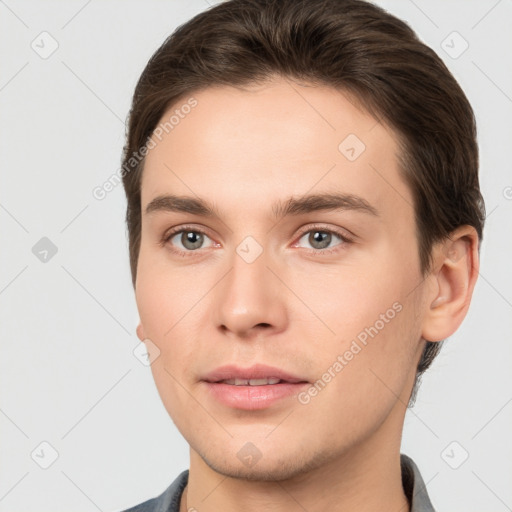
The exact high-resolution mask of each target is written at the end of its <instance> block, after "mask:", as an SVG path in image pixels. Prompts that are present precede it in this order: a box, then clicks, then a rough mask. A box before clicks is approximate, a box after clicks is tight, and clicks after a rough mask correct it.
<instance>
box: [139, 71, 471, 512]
mask: <svg viewBox="0 0 512 512" xmlns="http://www.w3.org/2000/svg"><path fill="white" fill-rule="evenodd" d="M193 96H194V98H196V99H197V102H198V104H197V106H196V107H195V108H194V109H192V110H191V112H190V113H189V114H188V115H186V116H185V117H184V118H183V119H181V120H180V122H179V124H178V125H176V126H175V127H174V129H173V130H172V131H169V133H168V134H165V135H164V136H163V137H162V140H161V141H157V140H156V139H154V140H155V142H157V144H156V146H155V147H154V148H153V149H152V150H151V151H150V152H149V153H148V155H147V157H146V163H145V168H144V173H143V178H142V188H141V192H142V195H141V204H142V210H143V216H142V238H141V248H140V255H139V260H138V267H137V281H136V301H137V306H138V310H139V314H140V319H141V321H140V325H139V326H138V328H137V335H138V337H139V339H141V340H151V342H152V343H153V344H155V345H156V346H157V347H158V348H159V350H160V356H159V357H158V358H157V359H156V360H155V361H154V362H153V364H152V365H151V369H152V373H153V376H154V379H155V383H156V386H157V389H158V391H159V394H160V396H161V399H162V401H163V404H164V406H165V407H166V409H167V411H168V413H169V415H170V416H171V418H172V419H173V421H174V423H175V424H176V426H177V428H178V429H179V431H180V432H181V433H182V435H183V436H184V438H185V439H186V440H187V442H188V443H189V445H190V472H189V481H188V485H187V488H186V490H185V493H184V495H183V498H182V502H181V507H182V508H181V510H187V509H190V508H191V507H194V508H195V509H196V510H197V511H199V512H209V511H212V512H213V511H218V510H223V511H226V512H230V511H235V510H236V511H240V510H244V511H249V512H250V511H257V510H258V511H259V510H270V511H281V510H282V511H284V510H286V511H290V510H301V511H302V510H304V509H306V510H308V511H309V512H314V511H322V510H331V511H338V510H339V511H341V510H343V511H344V512H350V511H356V510H357V511H358V512H364V511H370V510H373V511H374V510H396V511H397V512H398V511H399V510H401V511H407V510H409V505H408V502H407V499H406V497H405V495H404V492H403V489H402V483H401V473H400V440H401V435H402V428H403V422H404V415H405V412H406V406H407V403H408V400H409V397H410V394H411V390H412V386H413V383H414V377H415V368H416V365H417V363H418V361H419V358H420V355H421V352H422V349H423V347H424V343H425V341H424V340H425V339H429V340H431V341H439V340H442V339H444V338H446V337H448V336H450V335H451V334H452V333H453V332H454V331H455V330H456V329H457V328H458V326H459V325H460V323H461V322H462V320H463V318H464V316H465V315H466V313H467V309H468V307H469V302H470V299H471V295H472V292H473V288H474V284H475V280H476V276H477V273H478V249H477V245H478V238H477V234H476V232H475V230H474V228H472V227H469V226H461V227H460V228H458V229H457V230H456V231H455V232H454V233H453V234H452V236H451V239H450V240H447V241H446V242H443V243H440V244H438V245H436V246H435V247H434V248H433V255H434V266H433V270H432V272H431V273H430V274H429V275H428V276H427V277H426V278H424V277H423V276H422V274H421V271H420V262H419V255H418V244H417V239H416V235H415V224H414V218H413V207H412V204H413V199H412V194H411V191H410V190H409V188H408V186H407V185H406V184H405V183H404V181H403V180H402V178H401V177H400V176H399V172H398V164H397V158H396V155H397V151H398V149H397V148H398V146H397V139H396V135H395V134H394V133H393V131H392V130H390V129H389V128H387V127H386V126H384V125H383V124H382V123H379V122H377V121H376V120H375V119H374V118H373V117H371V116H370V115H368V114H367V113H365V112H364V111H362V110H360V109H359V108H358V107H357V106H356V105H355V103H354V101H350V100H349V99H348V97H347V96H346V95H344V94H343V93H341V92H340V91H336V90H334V89H331V88H328V87H323V86H322V87H320V86H318V87H311V86H309V87H306V86H305V85H299V84H297V83H295V82H293V81H291V80H288V79H284V78H276V79H275V80H273V81H272V82H268V83H266V84H264V85H261V84H260V85H258V86H251V87H248V88H246V89H245V90H238V89H235V88H231V87H224V86H223V87H210V88H207V89H203V90H201V91H199V92H197V93H196V94H194V95H193ZM183 103H185V101H183ZM178 106H179V105H178ZM175 108H177V106H176V105H174V106H173V107H172V109H170V110H169V113H167V114H166V115H165V116H163V118H165V119H167V118H168V117H169V115H170V113H172V110H174V109H175ZM349 134H355V135H356V136H357V137H358V138H359V139H360V140H361V141H363V142H364V144H365V146H366V149H365V150H364V151H363V152H362V153H361V154H360V156H359V157H358V158H357V159H355V160H354V161H349V160H348V159H347V158H346V157H345V156H344V154H342V152H340V150H339V149H338V146H339V144H340V142H342V141H343V140H344V139H345V138H346V137H347V135H349ZM323 192H342V193H348V194H353V195H357V196H360V197H362V198H364V199H365V200H366V201H367V202H368V203H370V204H371V205H372V206H373V207H374V208H375V209H376V210H378V215H371V214H368V213H365V212H364V211H361V210H338V211H316V212H310V213H305V214H302V215H298V216H288V217H285V218H278V219H275V218H274V217H273V216H272V210H271V205H272V204H273V203H274V201H277V200H281V201H285V200H287V199H288V198H289V197H290V196H297V197H298V196H301V195H304V194H311V193H323ZM171 193H172V194H175V195H186V196H192V197H196V198H197V197H199V198H202V199H205V200H208V201H210V202H212V203H213V204H214V205H215V206H216V207H217V208H218V210H219V215H220V219H214V218H207V217H202V216H199V215H195V214H191V213H183V212H172V211H154V212H152V213H149V214H146V213H145V208H146V206H147V205H148V204H149V203H150V201H152V199H154V198H155V197H157V196H160V195H162V194H171ZM185 225H186V226H187V229H188V230H189V231H194V229H196V230H200V231H203V232H204V233H205V234H206V235H205V237H204V240H203V245H202V246H200V248H199V249H195V250H194V249H190V247H191V244H190V243H189V244H188V245H183V239H182V238H181V234H179V235H178V236H176V235H173V238H172V239H171V240H170V241H167V242H163V243H162V239H163V238H164V235H165V234H166V233H168V232H169V230H170V228H173V227H180V226H185ZM190 225H192V227H191V226H190ZM322 230H324V231H325V230H327V231H328V232H330V233H332V232H333V231H334V232H335V231H336V230H339V231H341V233H342V234H347V235H348V234H351V236H352V242H343V241H342V240H341V239H340V238H338V237H337V236H336V235H335V234H332V238H331V239H330V240H331V241H330V243H328V247H327V249H323V248H322V246H321V244H320V243H319V242H318V241H317V242H316V243H315V239H312V237H309V235H310V234H311V235H312V233H311V231H313V234H314V232H315V231H322ZM347 230H348V231H347ZM304 235H306V236H304ZM247 236H252V237H253V238H254V239H255V240H256V241H257V242H258V244H259V245H260V246H261V248H262V250H263V252H262V253H261V255H260V256H259V257H258V258H257V259H256V260H255V261H253V262H252V263H247V262H246V261H245V260H244V259H243V258H242V257H240V256H239V255H238V254H237V252H236V249H237V247H238V246H239V244H240V243H241V242H242V241H243V240H244V239H245V238H246V237H247ZM316 240H317V239H316ZM185 244H186V239H185ZM171 247H174V248H175V249H176V250H177V251H181V253H182V255H181V256H180V255H178V254H176V253H174V252H172V250H171ZM328 249H334V250H335V251H334V252H331V253H330V254H326V253H322V251H326V250H328ZM187 251H188V252H187ZM396 302H398V303H399V304H400V305H401V306H402V309H401V311H400V312H399V313H397V314H396V315H395V316H394V318H393V319H392V320H389V321H388V322H387V323H386V324H385V327H384V328H382V329H381V330H380V331H379V332H378V334H377V335H376V336H375V337H374V338H370V339H369V340H368V343H367V345H366V346H364V347H363V348H362V350H361V351H360V352H358V353H357V355H356V356H354V357H353V359H352V360H351V361H349V362H348V364H346V366H344V368H343V370H342V371H340V372H339V373H336V376H335V377H334V378H332V380H331V381H330V382H329V383H328V384H327V385H326V386H325V388H324V389H322V391H321V392H319V393H318V394H317V396H315V397H314V398H312V399H311V401H310V402H309V403H307V404H301V403H299V401H298V400H297V397H290V398H286V399H284V400H281V401H279V402H277V403H275V404H273V405H272V406H271V407H269V408H267V409H263V410H259V411H241V410H237V409H233V408H230V407H227V406H225V405H223V404H221V403H219V402H217V401H216V400H214V399H213V398H212V397H211V396H210V395H209V394H208V393H207V390H206V389H205V384H204V383H203V382H201V378H202V376H204V375H205V374H206V373H207V372H209V371H212V370H214V369H215V368H217V367H219V366H221V365H224V364H230V363H232V364H237V365H239V366H242V367H248V366H251V365H252V364H254V363H264V364H269V365H272V366H277V367H279V368H282V369H284V370H286V371H288V372H290V373H292V374H295V375H298V376H300V377H302V378H304V379H305V380H308V381H310V382H312V383H313V382H315V381H316V380H317V379H319V378H321V377H322V375H323V374H324V373H325V372H326V371H327V369H328V368H329V367H332V365H333V363H334V362H335V361H336V358H337V357H338V355H343V354H344V353H345V352H346V350H348V349H349V347H350V344H351V342H352V340H354V339H355V338H356V337H357V335H358V334H359V333H361V331H363V330H364V329H365V328H366V327H369V326H372V325H375V323H376V321H377V320H378V319H379V318H381V317H380V315H381V314H384V313H385V312H386V311H387V310H388V309H389V308H391V307H392V305H393V304H394V303H396ZM247 442H251V443H253V444H254V445H255V446H256V447H257V449H258V450H259V451H260V452H261V459H260V460H259V461H258V462H257V463H256V464H255V465H253V466H252V467H247V466H246V465H244V464H242V463H241V461H240V460H239V458H238V457H237V453H238V451H239V450H240V449H241V448H242V447H243V446H244V445H245V444H246V443H247Z"/></svg>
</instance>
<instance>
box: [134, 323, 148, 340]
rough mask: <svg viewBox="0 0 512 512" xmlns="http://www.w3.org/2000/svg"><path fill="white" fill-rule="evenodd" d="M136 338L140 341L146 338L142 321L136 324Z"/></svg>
mask: <svg viewBox="0 0 512 512" xmlns="http://www.w3.org/2000/svg"><path fill="white" fill-rule="evenodd" d="M136 331H137V338H139V340H140V341H144V340H145V339H146V334H145V333H144V327H142V323H139V325H137V329H136Z"/></svg>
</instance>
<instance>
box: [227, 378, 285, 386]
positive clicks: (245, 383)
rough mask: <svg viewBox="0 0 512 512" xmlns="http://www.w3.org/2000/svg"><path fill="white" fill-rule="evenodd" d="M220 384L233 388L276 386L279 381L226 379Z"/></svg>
mask: <svg viewBox="0 0 512 512" xmlns="http://www.w3.org/2000/svg"><path fill="white" fill-rule="evenodd" d="M221 382H223V383H224V384H231V385H233V386H265V385H267V384H277V383H279V382H281V379H275V378H269V379H226V380H223V381H221Z"/></svg>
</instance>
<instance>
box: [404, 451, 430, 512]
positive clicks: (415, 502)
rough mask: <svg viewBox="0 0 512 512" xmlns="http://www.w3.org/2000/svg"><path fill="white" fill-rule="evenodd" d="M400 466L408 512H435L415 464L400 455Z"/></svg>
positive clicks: (405, 456)
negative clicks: (408, 507)
mask: <svg viewBox="0 0 512 512" xmlns="http://www.w3.org/2000/svg"><path fill="white" fill-rule="evenodd" d="M400 466H401V469H402V485H403V488H404V492H405V495H406V496H407V499H408V500H409V504H410V506H411V510H410V512H435V509H434V507H433V505H432V502H431V501H430V497H429V495H428V492H427V486H426V485H425V482H424V481H423V478H422V476H421V473H420V470H419V468H418V466H417V465H416V464H415V462H414V461H413V460H412V459H411V458H410V457H409V456H407V455H405V454H404V453H401V454H400Z"/></svg>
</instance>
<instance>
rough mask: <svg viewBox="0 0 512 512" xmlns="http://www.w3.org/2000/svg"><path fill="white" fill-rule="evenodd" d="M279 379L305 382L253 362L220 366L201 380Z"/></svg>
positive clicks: (294, 376)
mask: <svg viewBox="0 0 512 512" xmlns="http://www.w3.org/2000/svg"><path fill="white" fill-rule="evenodd" d="M272 377H273V378H275V379H281V380H283V381H286V382H291V383H297V382H307V380H305V379H302V378H300V377H298V376H296V375H292V374H291V373H288V372H285V371H283V370H281V369H279V368H275V367H273V366H267V365H264V364H255V365H253V366H251V367H249V368H241V367H239V366H235V365H226V366H220V367H219V368H216V369H215V370H213V371H211V372H209V373H207V374H206V375H205V376H204V377H203V379H202V380H204V381H206V382H220V381H222V380H228V379H245V380H250V379H267V378H272Z"/></svg>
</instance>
